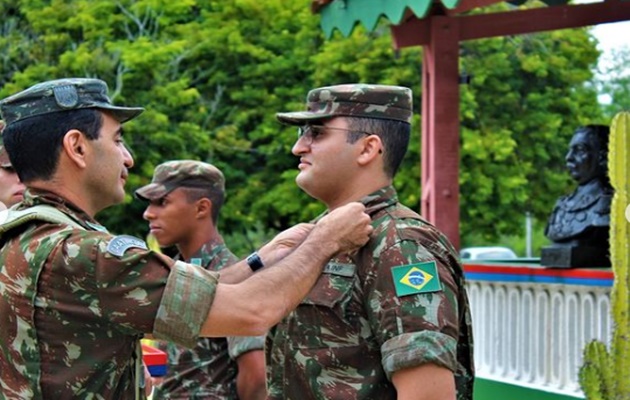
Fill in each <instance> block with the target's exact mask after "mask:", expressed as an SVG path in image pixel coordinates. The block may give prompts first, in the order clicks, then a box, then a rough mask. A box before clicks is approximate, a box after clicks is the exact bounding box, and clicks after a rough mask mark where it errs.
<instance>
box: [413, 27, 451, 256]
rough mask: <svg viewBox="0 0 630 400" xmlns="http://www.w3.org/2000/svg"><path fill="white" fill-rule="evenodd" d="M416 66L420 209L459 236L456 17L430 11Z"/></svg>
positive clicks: (441, 226)
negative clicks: (419, 102) (419, 69)
mask: <svg viewBox="0 0 630 400" xmlns="http://www.w3.org/2000/svg"><path fill="white" fill-rule="evenodd" d="M428 22H429V40H428V43H427V44H425V45H424V46H423V49H424V51H423V54H424V55H423V66H422V211H421V212H422V215H423V216H424V218H426V219H428V220H429V221H430V222H431V223H433V224H434V225H435V226H436V227H438V228H439V229H440V230H441V231H442V232H444V233H445V234H446V236H447V237H448V238H449V240H450V241H451V242H452V243H453V245H454V246H455V248H457V249H459V247H460V237H459V65H458V62H459V23H458V21H457V19H456V18H453V17H447V16H430V17H429V18H428Z"/></svg>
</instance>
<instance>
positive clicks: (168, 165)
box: [135, 160, 225, 200]
mask: <svg viewBox="0 0 630 400" xmlns="http://www.w3.org/2000/svg"><path fill="white" fill-rule="evenodd" d="M179 187H192V188H215V189H216V190H219V191H221V192H223V191H224V190H225V178H224V177H223V173H222V172H221V170H219V169H218V168H217V167H215V166H214V165H212V164H208V163H205V162H201V161H194V160H175V161H167V162H165V163H162V164H160V165H158V166H157V167H156V168H155V172H154V173H153V179H152V180H151V183H149V184H148V185H146V186H143V187H141V188H140V189H138V190H136V191H135V194H136V197H137V198H139V199H141V200H157V199H161V198H162V197H164V196H166V195H167V194H169V193H170V192H171V191H173V190H175V189H177V188H179Z"/></svg>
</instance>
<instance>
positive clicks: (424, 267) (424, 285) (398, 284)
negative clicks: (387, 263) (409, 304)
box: [392, 261, 442, 297]
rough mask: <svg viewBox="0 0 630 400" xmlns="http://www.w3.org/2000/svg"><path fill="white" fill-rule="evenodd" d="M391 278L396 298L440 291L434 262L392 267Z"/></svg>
mask: <svg viewBox="0 0 630 400" xmlns="http://www.w3.org/2000/svg"><path fill="white" fill-rule="evenodd" d="M392 278H393V279H394V287H395V288H396V295H397V296H398V297H402V296H408V295H410V294H418V293H430V292H439V291H441V290H442V285H441V283H440V277H439V276H438V272H437V264H436V263H435V261H429V262H424V263H418V264H409V265H401V266H400V267H394V268H392Z"/></svg>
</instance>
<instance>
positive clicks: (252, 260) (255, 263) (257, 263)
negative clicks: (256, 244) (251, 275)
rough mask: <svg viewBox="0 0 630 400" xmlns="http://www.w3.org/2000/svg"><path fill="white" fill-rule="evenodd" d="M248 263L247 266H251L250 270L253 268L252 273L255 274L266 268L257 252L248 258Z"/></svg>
mask: <svg viewBox="0 0 630 400" xmlns="http://www.w3.org/2000/svg"><path fill="white" fill-rule="evenodd" d="M246 261H247V265H249V268H251V269H252V271H254V272H256V271H258V270H259V269H261V268H262V267H264V266H265V265H264V264H263V262H262V260H261V259H260V256H259V255H258V253H256V252H253V253H252V254H250V255H249V256H248V257H247V258H246Z"/></svg>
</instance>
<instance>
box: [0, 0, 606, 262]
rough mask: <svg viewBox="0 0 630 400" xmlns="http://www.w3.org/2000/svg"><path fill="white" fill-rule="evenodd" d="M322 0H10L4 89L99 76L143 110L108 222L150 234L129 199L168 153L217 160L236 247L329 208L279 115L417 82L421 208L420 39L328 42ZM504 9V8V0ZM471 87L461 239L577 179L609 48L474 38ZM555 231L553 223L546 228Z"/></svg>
mask: <svg viewBox="0 0 630 400" xmlns="http://www.w3.org/2000/svg"><path fill="white" fill-rule="evenodd" d="M309 5H310V0H300V1H295V2H287V1H281V0H266V1H264V2H261V1H257V0H233V1H204V0H198V1H196V0H179V1H176V2H173V1H169V0H139V1H130V0H74V1H61V0H2V1H1V2H0V15H3V20H2V22H1V23H0V29H1V31H2V36H1V37H0V54H1V56H0V66H1V70H0V96H1V97H5V96H7V95H10V94H12V93H14V92H17V91H18V90H21V89H24V88H26V87H28V86H30V85H32V84H34V83H36V82H39V81H42V80H48V79H55V78H61V77H68V76H85V77H98V78H101V79H103V80H105V81H106V82H107V83H108V84H109V86H110V94H111V96H112V98H113V99H114V101H115V102H116V103H118V104H125V105H135V106H137V105H139V106H144V107H146V109H147V111H146V112H145V113H144V114H143V116H142V117H140V118H138V119H137V120H135V121H132V122H131V123H129V124H127V126H126V131H125V139H126V141H127V143H128V144H129V146H130V148H131V149H132V151H133V154H134V157H135V167H134V168H133V169H132V171H131V173H132V174H131V176H130V179H129V182H128V189H129V190H128V192H129V195H128V196H127V199H126V201H125V203H124V204H123V205H120V206H116V207H112V208H110V209H108V210H105V211H103V212H102V213H101V214H100V215H99V216H98V218H99V219H100V220H101V222H103V223H105V224H106V225H107V226H108V227H109V228H110V230H111V231H112V232H125V233H129V234H134V235H138V236H144V235H145V234H146V231H147V226H146V223H145V221H143V220H142V211H143V209H144V204H142V203H140V202H139V201H137V200H134V199H133V198H132V195H131V193H132V192H133V190H134V189H136V188H137V187H139V186H141V185H144V184H146V183H148V182H149V181H150V179H151V175H152V172H153V168H154V167H155V166H156V165H157V164H159V163H161V162H163V161H166V160H170V159H178V158H191V159H199V160H204V161H208V162H211V163H214V164H215V165H217V166H218V167H219V168H221V169H222V170H223V171H224V172H225V175H226V177H227V191H228V196H227V202H226V205H225V208H224V210H223V214H222V217H221V220H220V228H221V230H222V231H223V232H224V234H225V235H226V236H227V241H228V244H229V245H231V246H232V247H233V248H234V250H235V252H236V253H237V254H239V255H244V254H246V253H247V252H248V251H249V250H251V249H252V248H253V247H256V246H258V245H260V243H261V242H262V241H264V240H266V239H268V238H270V237H271V235H272V234H273V232H275V231H277V230H280V229H284V228H286V227H288V226H289V225H292V224H294V223H297V222H300V221H306V220H309V219H311V218H313V217H314V216H316V215H317V214H318V213H319V212H321V211H323V207H322V206H321V205H319V204H318V203H317V202H316V201H315V200H313V199H310V198H309V197H308V196H307V195H305V194H304V193H302V192H301V191H300V190H299V189H298V188H297V187H296V186H295V183H294V178H295V176H296V174H297V169H296V166H297V159H296V158H295V157H294V156H292V155H291V146H292V144H293V142H294V140H295V137H296V136H295V132H294V129H293V128H290V127H284V126H282V125H280V124H279V123H277V122H276V120H275V117H274V114H275V112H278V111H287V110H297V109H301V108H302V107H303V101H304V98H305V95H306V93H307V91H308V90H309V89H310V88H312V87H316V86H324V85H331V84H338V83H346V82H357V81H360V82H370V83H383V84H397V85H404V86H409V87H411V88H413V89H414V96H415V97H414V101H415V105H416V109H417V110H418V112H417V115H416V116H415V117H414V122H413V132H414V135H413V139H412V143H411V147H410V151H409V154H408V155H407V158H406V159H405V161H404V164H403V167H402V170H401V172H400V173H399V175H398V176H397V178H396V186H397V187H398V189H399V194H400V197H401V200H402V201H403V202H404V203H405V204H407V205H409V206H410V207H412V208H414V209H418V210H419V199H420V173H421V171H420V156H419V154H420V115H419V114H420V105H421V82H420V81H421V62H422V50H421V48H419V47H418V48H406V49H403V50H400V51H394V50H393V48H392V39H391V36H390V33H389V29H388V27H387V24H386V23H385V22H383V23H382V24H381V25H379V26H378V28H377V29H376V30H375V31H374V32H371V33H368V32H365V31H364V30H363V29H362V28H361V27H358V28H357V29H356V30H355V32H354V33H353V34H352V35H351V36H350V37H348V38H343V37H341V36H340V35H339V34H338V33H337V34H335V35H334V37H333V38H332V39H331V40H329V41H325V40H324V37H323V34H322V33H321V31H320V29H319V17H318V16H317V15H312V14H311V12H310V7H309ZM501 7H506V6H501ZM461 56H462V57H461V68H460V70H461V71H462V73H464V72H465V73H466V74H469V75H471V76H472V80H471V82H470V84H469V85H465V86H462V88H461V89H462V95H461V124H462V126H461V143H462V151H461V172H460V183H461V231H462V235H463V241H462V243H463V244H467V243H471V244H472V241H475V243H474V244H478V243H479V242H492V241H497V240H498V238H499V237H500V236H501V235H514V234H522V232H523V230H524V228H523V226H524V218H525V212H526V211H530V212H531V213H532V214H533V215H534V216H535V217H536V219H537V220H539V221H544V220H545V219H546V218H547V215H548V213H549V212H550V210H551V208H552V206H553V203H554V202H555V199H556V198H557V197H558V196H560V195H562V194H564V193H567V192H568V191H569V190H570V188H571V186H572V183H571V182H570V179H569V177H568V174H567V173H566V171H565V170H564V154H565V152H566V148H567V145H568V142H569V139H570V137H571V135H572V132H573V131H574V130H575V128H576V127H577V126H579V125H581V124H586V123H601V122H604V123H607V122H608V121H607V120H605V119H603V118H602V111H601V110H600V107H599V105H598V104H597V98H596V92H595V89H594V85H593V84H591V81H592V78H593V77H592V72H591V71H592V70H593V68H594V67H595V65H596V62H597V58H598V51H597V50H596V47H595V42H594V40H593V39H592V38H591V37H590V36H589V34H588V33H587V31H586V30H583V29H576V30H564V31H555V32H550V33H541V34H536V35H523V36H517V37H505V38H494V39H484V40H478V41H471V42H465V43H463V44H462V46H461ZM543 225H544V224H543Z"/></svg>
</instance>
